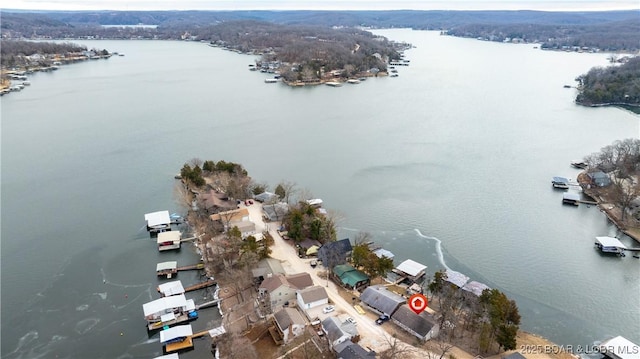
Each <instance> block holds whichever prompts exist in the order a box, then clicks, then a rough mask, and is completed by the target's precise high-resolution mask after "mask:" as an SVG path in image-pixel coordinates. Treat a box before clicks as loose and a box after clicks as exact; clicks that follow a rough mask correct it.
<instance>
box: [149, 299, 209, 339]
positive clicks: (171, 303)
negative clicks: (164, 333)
mask: <svg viewBox="0 0 640 359" xmlns="http://www.w3.org/2000/svg"><path fill="white" fill-rule="evenodd" d="M142 311H143V312H144V317H145V319H146V321H147V328H148V329H149V330H150V331H151V330H156V329H160V328H163V327H165V326H171V325H175V324H179V323H183V322H186V321H188V320H193V319H196V318H198V312H197V311H196V304H195V302H194V301H193V299H187V298H185V296H184V294H178V295H171V296H168V297H162V298H160V299H156V300H154V301H151V302H148V303H145V304H143V305H142Z"/></svg>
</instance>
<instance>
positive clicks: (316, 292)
mask: <svg viewBox="0 0 640 359" xmlns="http://www.w3.org/2000/svg"><path fill="white" fill-rule="evenodd" d="M298 294H300V297H302V300H303V301H304V302H305V303H313V302H317V301H319V300H322V299H327V298H329V297H328V296H327V291H326V290H325V289H324V287H321V286H319V285H316V286H313V287H308V288H305V289H303V290H300V291H298Z"/></svg>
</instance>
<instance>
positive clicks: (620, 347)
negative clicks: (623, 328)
mask: <svg viewBox="0 0 640 359" xmlns="http://www.w3.org/2000/svg"><path fill="white" fill-rule="evenodd" d="M600 352H601V353H603V354H604V353H606V354H607V356H609V357H612V358H616V359H617V358H619V359H638V353H640V346H639V345H638V344H635V343H633V342H631V341H630V340H629V339H627V338H625V337H622V336H617V337H615V338H612V339H609V340H606V341H604V342H602V344H600Z"/></svg>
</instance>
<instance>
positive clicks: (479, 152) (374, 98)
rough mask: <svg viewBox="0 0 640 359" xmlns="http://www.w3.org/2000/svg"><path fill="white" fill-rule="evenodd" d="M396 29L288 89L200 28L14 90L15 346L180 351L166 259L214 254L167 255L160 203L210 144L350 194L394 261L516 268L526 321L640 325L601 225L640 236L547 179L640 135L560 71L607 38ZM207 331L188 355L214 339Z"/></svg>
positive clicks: (588, 340) (6, 135)
mask: <svg viewBox="0 0 640 359" xmlns="http://www.w3.org/2000/svg"><path fill="white" fill-rule="evenodd" d="M379 33H381V34H383V35H385V36H387V37H389V38H391V39H394V40H397V41H405V42H409V43H412V44H413V45H415V48H413V49H411V50H409V51H407V52H406V58H407V59H410V60H411V66H408V67H402V68H399V69H398V71H399V77H397V78H372V79H369V80H367V81H365V82H363V83H361V84H358V85H347V84H345V85H344V86H342V87H339V88H332V87H328V86H319V87H313V88H289V87H287V86H284V85H282V84H265V83H264V78H265V77H266V75H264V74H260V73H255V72H250V71H248V70H247V68H248V66H247V65H248V64H250V63H253V60H254V57H252V56H246V55H239V54H235V53H232V52H226V51H223V50H220V49H216V48H211V47H209V46H207V45H206V44H203V43H191V42H170V41H166V42H160V41H102V42H98V41H76V42H77V43H81V44H85V45H87V46H88V47H89V48H92V47H96V48H100V49H102V48H106V49H108V50H109V51H119V52H122V53H124V54H125V55H126V56H124V57H112V58H111V59H109V60H95V61H87V62H84V63H79V64H73V65H69V66H64V67H62V68H61V69H60V70H59V71H56V72H54V73H39V74H34V75H32V76H30V78H29V80H30V81H31V83H32V85H31V86H30V87H28V88H26V89H25V90H23V91H22V92H20V93H11V94H9V95H7V96H4V97H2V100H1V106H2V109H1V115H2V132H1V133H2V148H1V149H2V152H1V156H2V157H1V158H2V199H1V205H2V206H1V208H2V212H1V219H2V227H1V228H2V232H1V234H2V252H1V253H2V254H1V255H2V257H1V259H2V260H1V270H2V304H1V305H2V348H1V356H2V358H54V357H58V358H149V357H154V356H156V355H161V350H162V348H161V346H160V344H159V342H158V335H157V334H156V335H155V336H151V337H150V336H149V335H147V332H146V330H145V327H144V319H143V315H142V304H143V303H145V302H148V301H150V300H153V299H155V298H156V297H157V294H156V293H155V287H156V286H157V284H158V280H157V278H156V277H155V274H154V268H155V264H156V263H157V262H159V261H163V260H173V259H175V260H178V263H179V265H186V264H191V263H195V261H197V260H198V256H197V255H196V254H195V253H194V252H193V250H192V249H191V248H190V247H188V246H187V247H183V249H182V250H181V252H180V253H162V254H159V253H158V252H157V250H156V249H155V244H154V242H153V241H152V240H150V238H149V236H148V234H147V232H146V231H145V230H144V229H143V225H144V223H143V215H144V213H148V212H153V211H157V210H164V209H168V210H169V211H171V212H175V211H179V210H180V209H179V208H178V206H177V204H176V202H175V200H174V199H173V194H172V191H173V185H174V181H175V180H174V179H173V175H174V174H175V173H177V172H178V171H179V169H180V168H181V167H182V165H183V164H184V163H185V162H186V161H188V160H189V159H191V158H194V157H199V158H201V159H211V160H221V159H222V160H226V161H233V162H239V163H242V164H243V165H244V166H245V168H246V169H247V170H248V171H249V173H250V175H251V176H252V177H253V178H254V179H255V180H256V181H258V182H267V183H269V184H270V185H271V186H272V188H273V187H274V186H275V185H276V184H277V183H278V182H279V181H281V180H286V181H291V182H295V183H297V184H298V187H299V188H301V189H308V190H309V191H310V192H311V193H313V195H314V196H316V197H319V198H322V199H323V200H324V202H325V207H327V208H329V209H330V210H334V211H336V212H338V213H339V214H340V216H341V217H342V218H343V219H342V220H341V222H340V226H341V229H340V234H341V235H342V236H349V237H351V238H353V237H354V236H355V235H356V234H357V233H358V232H359V231H366V232H369V233H371V234H372V235H373V237H374V239H375V240H376V241H377V242H378V243H379V244H381V245H383V246H384V247H385V248H387V249H389V250H391V251H392V252H393V253H395V255H396V257H395V259H396V264H399V263H400V262H401V261H402V260H404V259H407V258H411V259H414V260H416V261H419V262H422V263H424V264H426V265H428V267H429V269H428V271H429V273H430V274H433V272H435V271H437V270H439V269H442V268H445V267H448V268H451V269H453V270H457V271H460V272H463V273H465V274H466V275H468V276H469V277H471V279H472V280H477V281H481V282H484V283H486V284H488V285H489V286H492V287H495V288H499V289H500V290H502V291H504V292H505V293H507V295H509V296H510V297H512V298H513V299H515V300H516V301H517V303H518V306H519V308H520V312H521V314H522V317H523V319H522V326H521V327H522V328H523V329H525V330H528V331H531V332H534V333H537V334H540V335H543V336H546V337H548V338H550V339H552V340H553V341H555V342H556V343H558V344H562V345H569V344H571V345H574V346H575V345H582V346H585V345H590V344H592V343H593V342H594V341H598V340H603V339H606V338H608V337H610V336H615V335H623V336H625V337H627V338H628V339H630V340H632V341H634V342H636V343H640V301H638V293H639V292H640V261H639V260H637V259H635V258H633V257H631V256H627V257H626V258H617V257H606V256H602V255H600V254H599V253H598V252H597V251H595V250H594V248H593V242H594V237H595V236H601V235H611V236H613V235H618V236H620V237H621V240H622V241H623V242H625V243H626V244H627V245H636V246H639V244H637V243H633V241H632V240H631V239H630V238H627V237H624V236H621V235H620V233H618V232H617V231H616V228H615V227H613V226H612V225H611V224H609V223H608V222H607V220H606V218H605V217H604V216H603V215H602V214H601V213H600V212H599V211H598V209H597V208H595V207H593V206H591V207H589V206H580V207H578V208H575V207H567V206H562V205H561V198H562V193H561V192H558V191H554V190H552V188H551V185H550V180H551V177H552V176H557V175H559V176H565V177H569V178H575V177H576V175H577V173H578V171H577V170H575V169H572V168H571V167H570V166H569V163H570V162H571V161H572V160H575V159H580V158H582V157H583V156H585V155H588V154H590V153H592V152H595V151H598V150H599V149H600V148H602V147H603V146H606V145H609V144H611V143H612V142H613V141H615V140H619V139H624V138H629V137H636V138H637V137H638V135H639V129H640V126H639V117H638V116H637V115H633V114H631V113H629V112H626V111H623V110H620V109H616V108H597V109H594V108H585V107H580V106H576V105H575V104H574V103H573V99H574V98H575V95H576V92H575V90H574V89H565V88H563V85H565V84H570V85H574V82H573V80H574V78H575V77H576V76H578V75H580V74H582V73H585V72H587V71H588V70H589V69H590V68H591V67H593V66H605V65H606V64H607V63H606V57H607V54H577V53H561V52H544V51H541V50H537V49H534V48H533V46H532V45H513V44H499V43H490V42H481V41H476V40H471V39H458V38H453V37H445V36H439V35H438V33H435V32H421V31H411V30H403V29H400V30H385V31H379ZM180 279H182V280H183V282H186V283H192V282H196V281H198V280H199V278H198V277H197V274H195V273H193V274H187V275H183V274H182V273H181V274H180ZM198 295H200V296H201V294H196V295H195V297H194V298H196V301H198V299H199V298H198ZM201 315H202V317H201V318H200V319H198V320H197V321H195V322H193V326H194V330H202V329H205V328H210V327H213V326H217V325H219V324H220V318H219V315H218V313H217V309H208V310H204V311H201ZM195 347H196V349H195V350H194V351H191V352H189V353H186V354H185V355H181V358H195V357H205V355H206V356H209V355H211V354H209V348H208V345H207V344H206V342H204V341H197V342H196V343H195Z"/></svg>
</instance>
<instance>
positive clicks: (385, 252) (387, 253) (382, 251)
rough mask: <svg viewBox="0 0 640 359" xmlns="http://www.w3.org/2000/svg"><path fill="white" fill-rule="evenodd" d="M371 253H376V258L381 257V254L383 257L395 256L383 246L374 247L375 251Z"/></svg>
mask: <svg viewBox="0 0 640 359" xmlns="http://www.w3.org/2000/svg"><path fill="white" fill-rule="evenodd" d="M373 253H374V254H375V255H377V256H378V258H382V257H383V256H384V257H387V258H393V257H395V255H394V254H393V253H391V252H390V251H388V250H386V249H384V248H378V249H376V250H375V251H373Z"/></svg>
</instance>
